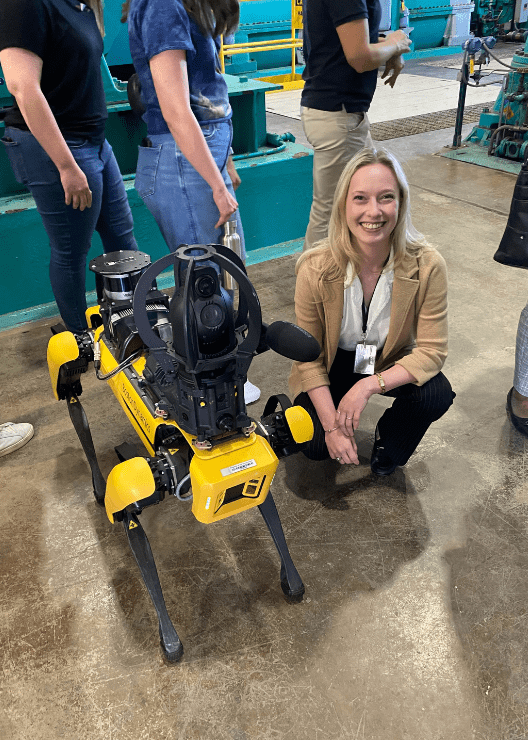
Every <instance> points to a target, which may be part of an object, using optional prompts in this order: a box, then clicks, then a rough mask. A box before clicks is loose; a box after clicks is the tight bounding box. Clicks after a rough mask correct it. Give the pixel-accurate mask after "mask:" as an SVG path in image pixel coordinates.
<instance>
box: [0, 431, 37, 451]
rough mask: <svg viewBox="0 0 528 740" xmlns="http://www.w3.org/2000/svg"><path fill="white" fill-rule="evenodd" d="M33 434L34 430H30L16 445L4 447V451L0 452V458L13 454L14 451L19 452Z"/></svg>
mask: <svg viewBox="0 0 528 740" xmlns="http://www.w3.org/2000/svg"><path fill="white" fill-rule="evenodd" d="M34 434H35V430H34V429H31V430H30V431H29V432H28V433H27V434H26V436H25V437H22V439H20V440H19V441H18V442H17V443H16V444H14V445H10V446H9V447H6V449H5V450H2V451H0V457H3V456H4V455H9V453H10V452H14V451H15V450H19V449H20V448H21V447H23V446H24V445H25V444H26V443H27V442H29V440H30V439H31V437H32V436H33V435H34Z"/></svg>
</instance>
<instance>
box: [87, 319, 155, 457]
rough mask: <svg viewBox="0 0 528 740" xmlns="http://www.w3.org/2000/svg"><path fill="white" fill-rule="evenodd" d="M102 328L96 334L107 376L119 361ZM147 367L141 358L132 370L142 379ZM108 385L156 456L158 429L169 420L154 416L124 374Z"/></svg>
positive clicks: (147, 446) (102, 367) (112, 379)
mask: <svg viewBox="0 0 528 740" xmlns="http://www.w3.org/2000/svg"><path fill="white" fill-rule="evenodd" d="M102 333H103V329H102V327H101V328H99V329H97V331H96V334H95V339H96V341H97V340H99V347H100V350H101V373H103V374H105V375H106V374H107V373H109V372H111V371H112V370H115V368H116V367H117V361H116V359H115V357H114V356H113V354H112V352H111V351H110V350H109V349H108V346H107V345H106V342H105V340H104V337H103V336H102ZM144 367H145V358H143V357H140V358H138V359H137V360H136V362H134V364H133V365H132V368H133V370H134V373H135V375H136V376H137V377H141V375H142V373H143V369H144ZM107 382H108V385H109V386H110V388H111V389H112V391H113V393H114V395H115V397H116V398H117V400H118V401H119V403H120V404H121V407H122V408H123V411H124V412H125V414H126V415H127V417H128V418H129V419H130V421H131V423H132V426H133V427H134V429H135V430H136V432H137V434H138V436H139V438H140V439H141V441H142V442H143V444H144V445H145V447H146V448H147V450H148V451H149V452H150V454H151V455H155V454H156V450H155V448H154V438H155V435H156V428H157V427H158V426H159V425H160V424H166V423H167V420H166V419H162V418H161V417H156V416H154V415H153V414H152V413H151V411H150V409H149V408H148V406H147V405H146V404H145V402H144V401H143V399H142V398H141V396H140V394H139V393H138V391H137V389H136V388H135V387H134V385H133V384H132V382H131V380H130V379H129V378H128V376H127V374H126V373H124V372H120V373H118V374H117V375H116V376H115V377H113V378H110V379H109V380H108V381H107Z"/></svg>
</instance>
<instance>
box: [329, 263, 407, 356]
mask: <svg viewBox="0 0 528 740" xmlns="http://www.w3.org/2000/svg"><path fill="white" fill-rule="evenodd" d="M391 260H392V253H391V255H390V258H389V264H390V263H391ZM353 275H354V273H353V269H352V265H351V264H350V263H349V264H348V267H347V272H346V277H345V296H344V299H345V300H344V305H343V319H342V321H341V334H340V336H339V347H340V348H341V349H345V350H355V349H356V345H358V344H360V343H361V342H362V341H363V314H362V311H361V305H362V303H363V288H362V287H361V281H360V279H359V277H358V276H357V275H356V276H355V277H354V276H353ZM393 282H394V270H393V269H392V268H386V269H385V270H383V272H382V273H381V275H380V277H379V280H378V283H377V285H376V288H375V290H374V294H373V296H372V298H371V301H370V306H369V312H368V318H367V336H366V342H367V344H375V345H376V348H377V349H381V348H382V347H383V345H384V344H385V340H386V339H387V334H388V333H389V324H390V312H391V303H392V284H393Z"/></svg>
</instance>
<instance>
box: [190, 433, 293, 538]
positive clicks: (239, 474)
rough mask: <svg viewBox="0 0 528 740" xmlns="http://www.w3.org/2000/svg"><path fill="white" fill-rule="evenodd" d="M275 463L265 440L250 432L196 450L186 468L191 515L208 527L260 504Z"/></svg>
mask: <svg viewBox="0 0 528 740" xmlns="http://www.w3.org/2000/svg"><path fill="white" fill-rule="evenodd" d="M278 464H279V460H278V458H277V456H276V455H275V453H274V452H273V450H272V449H271V447H270V446H269V444H268V443H267V441H266V440H265V439H264V438H263V437H260V436H258V435H256V434H254V433H253V434H251V435H250V437H249V438H248V439H247V440H244V441H241V440H240V439H237V440H234V441H232V442H225V443H224V444H222V445H219V446H218V448H213V449H212V450H198V451H197V452H196V453H195V455H194V457H193V459H192V460H191V464H190V468H189V472H190V474H191V485H192V494H193V503H192V512H193V514H194V516H195V517H196V519H198V521H199V522H202V523H203V524H210V523H211V522H216V521H219V520H220V519H225V518H226V517H228V516H232V515H233V514H239V513H240V512H241V511H245V510H246V509H251V508H252V507H254V506H258V505H259V504H262V503H263V501H264V500H265V498H266V496H267V495H268V491H269V488H270V485H271V482H272V480H273V476H274V475H275V471H276V470H277V466H278Z"/></svg>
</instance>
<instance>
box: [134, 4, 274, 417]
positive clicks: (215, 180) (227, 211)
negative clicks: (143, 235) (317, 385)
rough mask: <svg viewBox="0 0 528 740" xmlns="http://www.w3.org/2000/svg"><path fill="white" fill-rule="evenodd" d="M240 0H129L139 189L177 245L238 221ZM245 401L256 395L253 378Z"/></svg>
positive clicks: (217, 235) (214, 238) (209, 239)
mask: <svg viewBox="0 0 528 740" xmlns="http://www.w3.org/2000/svg"><path fill="white" fill-rule="evenodd" d="M238 19H239V5H238V0H215V1H214V2H213V0H127V2H125V3H124V4H123V15H122V18H121V20H123V21H125V20H126V21H127V22H128V33H129V40H130V52H131V55H132V61H133V62H134V67H135V69H136V73H137V75H138V78H139V83H140V86H141V99H142V103H143V106H144V107H145V112H144V114H143V120H144V121H145V123H146V124H147V134H148V138H147V140H146V141H145V142H144V144H146V146H140V148H139V157H138V164H137V172H136V190H137V191H138V193H139V195H140V196H141V198H142V200H143V202H144V203H145V205H146V206H147V208H148V209H149V211H150V212H151V213H152V215H153V216H154V218H155V219H156V222H157V224H158V226H159V228H160V231H161V233H162V235H163V238H164V239H165V241H166V243H167V246H168V247H169V249H170V251H171V252H174V251H175V250H176V249H178V247H179V246H180V244H218V243H220V242H221V241H222V229H221V227H222V226H223V224H225V223H226V222H227V221H230V220H235V219H236V222H237V232H238V234H239V236H240V241H241V250H242V258H243V259H244V258H245V249H244V235H243V230H242V223H241V220H240V214H239V211H238V203H237V200H236V198H235V188H236V187H238V185H239V184H240V178H239V177H238V175H237V172H236V169H235V167H234V165H233V161H232V158H231V156H230V151H231V142H232V139H233V126H232V123H231V118H232V110H231V105H230V103H229V95H228V90H227V83H226V81H225V79H224V77H223V75H222V73H221V69H220V61H219V49H220V36H221V35H222V34H224V35H227V34H229V33H230V32H232V31H233V30H234V28H235V27H236V25H237V24H238ZM244 391H245V397H246V403H252V402H253V401H256V400H258V398H259V397H260V390H259V389H258V388H257V387H256V386H254V385H253V384H252V383H250V382H249V381H248V382H247V383H246V385H245V389H244Z"/></svg>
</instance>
